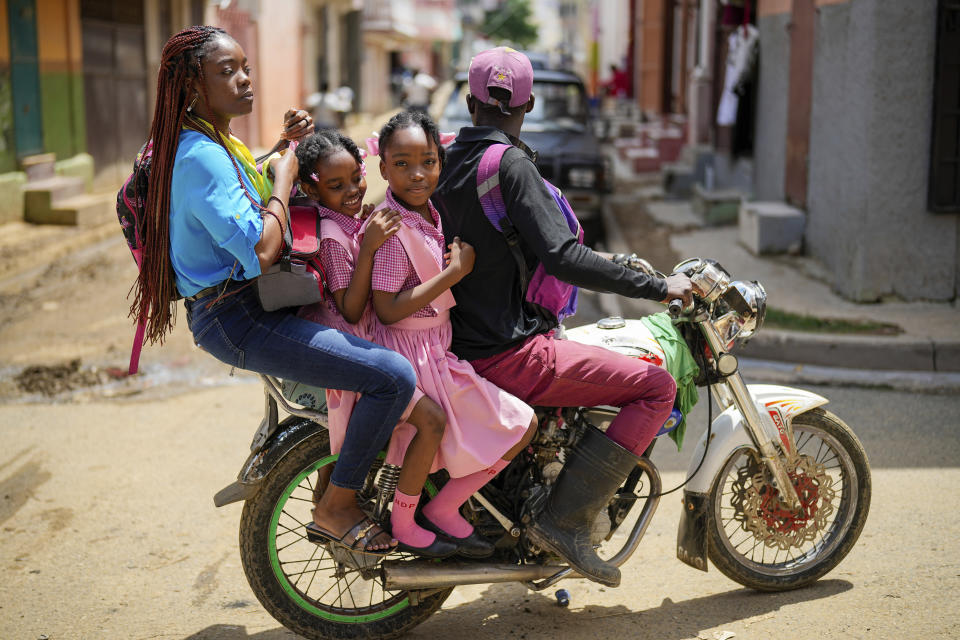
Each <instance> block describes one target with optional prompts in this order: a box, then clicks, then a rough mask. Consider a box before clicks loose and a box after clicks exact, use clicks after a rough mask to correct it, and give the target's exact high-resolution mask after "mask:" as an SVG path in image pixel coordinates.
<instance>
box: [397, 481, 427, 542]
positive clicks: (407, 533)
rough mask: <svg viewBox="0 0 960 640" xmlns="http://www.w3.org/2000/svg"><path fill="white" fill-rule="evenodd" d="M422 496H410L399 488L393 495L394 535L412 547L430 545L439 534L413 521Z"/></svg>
mask: <svg viewBox="0 0 960 640" xmlns="http://www.w3.org/2000/svg"><path fill="white" fill-rule="evenodd" d="M419 502H420V496H419V495H417V496H408V495H407V494H405V493H403V492H402V491H399V490H397V491H396V492H395V493H394V496H393V512H392V513H391V514H390V528H391V529H392V530H393V537H394V538H396V539H397V540H399V541H400V542H402V543H404V544H408V545H410V546H411V547H429V546H430V545H431V544H433V541H434V540H436V539H437V535H436V534H435V533H433V532H431V531H427V530H426V529H424V528H423V527H421V526H420V525H418V524H417V523H416V522H414V521H413V514H414V513H416V511H417V504H418V503H419Z"/></svg>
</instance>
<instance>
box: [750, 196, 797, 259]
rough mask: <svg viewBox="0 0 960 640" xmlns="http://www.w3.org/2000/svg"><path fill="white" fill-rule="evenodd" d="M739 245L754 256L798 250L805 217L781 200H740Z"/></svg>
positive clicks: (795, 251)
mask: <svg viewBox="0 0 960 640" xmlns="http://www.w3.org/2000/svg"><path fill="white" fill-rule="evenodd" d="M738 225H739V231H740V244H742V245H743V246H745V247H746V248H747V249H748V250H749V251H750V253H752V254H753V255H755V256H759V255H764V254H771V253H799V252H800V249H801V248H802V247H803V230H804V227H805V226H806V216H805V215H804V213H803V211H801V210H800V209H797V208H796V207H791V206H790V205H788V204H787V203H785V202H743V203H742V204H741V205H740V218H739V222H738Z"/></svg>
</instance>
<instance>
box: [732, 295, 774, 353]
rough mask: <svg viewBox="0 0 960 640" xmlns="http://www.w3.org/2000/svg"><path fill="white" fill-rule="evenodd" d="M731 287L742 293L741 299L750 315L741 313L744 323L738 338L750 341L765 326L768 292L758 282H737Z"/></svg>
mask: <svg viewBox="0 0 960 640" xmlns="http://www.w3.org/2000/svg"><path fill="white" fill-rule="evenodd" d="M730 287H731V288H735V289H736V290H737V291H738V292H739V293H740V297H741V298H742V299H743V302H744V303H745V305H746V307H747V308H748V309H749V312H748V313H741V316H742V317H743V320H744V322H743V327H742V328H741V329H740V334H739V335H738V336H737V337H738V338H740V339H741V340H749V339H750V338H752V337H753V336H754V335H755V334H756V333H757V332H758V331H760V327H761V326H763V319H764V317H765V316H766V315H767V292H766V291H764V289H763V286H762V285H761V284H760V283H759V282H757V281H756V280H753V281H750V282H743V281H742V280H737V281H735V282H732V283H731V284H730Z"/></svg>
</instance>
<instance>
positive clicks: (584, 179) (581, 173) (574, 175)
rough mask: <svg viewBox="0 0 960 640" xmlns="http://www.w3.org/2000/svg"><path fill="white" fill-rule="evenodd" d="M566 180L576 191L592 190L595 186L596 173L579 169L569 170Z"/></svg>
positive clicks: (593, 170) (592, 170)
mask: <svg viewBox="0 0 960 640" xmlns="http://www.w3.org/2000/svg"><path fill="white" fill-rule="evenodd" d="M567 180H569V181H570V186H571V187H575V188H577V189H592V188H593V187H594V185H596V184H597V172H596V170H595V169H587V168H584V167H580V168H577V169H570V171H569V173H567Z"/></svg>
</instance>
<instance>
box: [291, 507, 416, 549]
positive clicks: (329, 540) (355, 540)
mask: <svg viewBox="0 0 960 640" xmlns="http://www.w3.org/2000/svg"><path fill="white" fill-rule="evenodd" d="M373 529H377V531H376V532H374V533H373V534H372V535H371V530H373ZM306 530H307V540H309V541H310V542H313V543H315V544H331V545H336V546H338V547H341V548H343V549H344V550H346V551H349V552H350V553H354V554H363V555H371V556H387V555H390V554H391V553H393V552H394V551H395V550H396V548H397V547H396V545H392V546H390V547H388V548H386V549H367V545H368V544H370V543H372V542H373V539H374V538H376V537H377V536H378V535H381V534H387V535H389V533H388V532H387V530H386V529H384V528H383V527H381V526H380V525H379V524H377V523H376V522H374V521H373V520H371V519H370V517H369V516H364V517H363V518H361V519H360V520H358V521H357V522H356V524H354V525H353V526H352V527H350V528H349V529H347V532H346V533H344V534H343V535H342V536H340V537H339V538H338V537H337V536H335V535H334V534H332V533H330V532H329V531H327V530H326V529H323V528H321V527H319V526H317V524H316V523H314V522H311V523H309V524H308V525H307V526H306ZM348 536H352V538H350V541H349V542H347V540H346V538H347V537H348ZM368 538H369V539H368ZM358 544H360V545H361V546H360V547H359V548H358V547H357V545H358Z"/></svg>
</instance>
